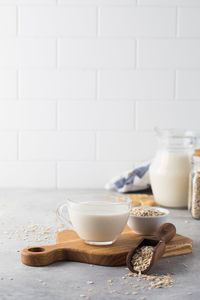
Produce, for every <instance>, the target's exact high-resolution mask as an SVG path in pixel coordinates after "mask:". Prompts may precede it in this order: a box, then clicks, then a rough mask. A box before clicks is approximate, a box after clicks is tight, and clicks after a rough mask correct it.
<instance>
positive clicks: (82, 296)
mask: <svg viewBox="0 0 200 300" xmlns="http://www.w3.org/2000/svg"><path fill="white" fill-rule="evenodd" d="M79 296H80V297H81V298H84V297H87V296H86V295H84V294H80V295H79Z"/></svg>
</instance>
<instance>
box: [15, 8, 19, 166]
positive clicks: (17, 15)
mask: <svg viewBox="0 0 200 300" xmlns="http://www.w3.org/2000/svg"><path fill="white" fill-rule="evenodd" d="M16 37H19V6H16ZM16 80H17V99H16V100H17V101H19V100H20V91H19V86H20V79H19V67H18V68H17V70H16ZM18 105H19V103H18ZM19 160H20V130H19V128H18V130H17V161H19Z"/></svg>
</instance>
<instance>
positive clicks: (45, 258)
mask: <svg viewBox="0 0 200 300" xmlns="http://www.w3.org/2000/svg"><path fill="white" fill-rule="evenodd" d="M67 255H68V250H67V249H66V248H62V247H60V246H59V245H51V246H38V247H28V248H25V249H23V250H22V251H21V261H22V263H23V264H25V265H28V266H35V267H37V266H38V267H39V266H47V265H50V264H52V263H54V262H57V261H61V260H67Z"/></svg>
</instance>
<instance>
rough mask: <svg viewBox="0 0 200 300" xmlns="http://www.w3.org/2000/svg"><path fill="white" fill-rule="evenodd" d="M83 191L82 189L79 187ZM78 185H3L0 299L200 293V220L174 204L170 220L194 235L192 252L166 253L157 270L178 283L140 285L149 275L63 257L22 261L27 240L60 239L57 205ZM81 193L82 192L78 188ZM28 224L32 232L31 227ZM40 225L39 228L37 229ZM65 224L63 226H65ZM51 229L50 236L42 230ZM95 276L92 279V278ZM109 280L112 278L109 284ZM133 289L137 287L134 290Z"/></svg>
mask: <svg viewBox="0 0 200 300" xmlns="http://www.w3.org/2000/svg"><path fill="white" fill-rule="evenodd" d="M79 192H80V193H81V192H82V191H79ZM73 193H75V192H74V191H54V190H52V191H50V190H29V191H28V190H16V191H15V190H10V191H9V190H1V191H0V299H1V300H4V299H26V300H29V299H44V300H47V299H48V300H51V299H56V300H59V299H66V300H67V299H69V300H71V299H72V300H75V299H76V300H77V299H95V300H100V299H101V300H103V299H127V300H128V299H154V300H156V299H159V300H162V299H199V298H200V282H199V276H200V275H199V274H200V221H197V220H193V219H192V218H191V216H190V214H189V213H188V211H187V210H171V214H170V221H171V222H173V223H174V224H175V225H176V227H177V232H178V233H180V234H183V235H186V236H188V237H191V238H192V239H193V240H194V251H193V253H192V254H188V255H182V256H177V257H171V258H163V259H162V260H160V261H159V263H158V264H157V266H156V267H154V270H153V271H152V272H151V273H152V274H153V273H156V274H167V273H171V272H174V273H175V274H174V275H172V277H173V279H174V285H173V287H171V288H163V289H152V290H146V289H142V288H141V289H140V288H134V287H133V285H132V284H134V283H135V284H139V286H144V285H145V284H146V283H147V282H146V281H143V280H142V281H139V282H138V281H137V279H136V278H133V277H131V278H128V279H124V278H122V277H124V276H125V275H126V274H127V273H129V271H128V270H127V269H126V268H125V266H122V267H102V266H91V265H89V264H83V263H76V262H69V261H68V262H59V263H55V264H52V265H50V266H47V267H28V266H25V265H23V264H22V263H21V261H20V252H19V250H21V249H23V248H24V247H27V246H28V245H45V244H52V243H54V242H55V236H56V230H57V229H58V228H59V224H58V223H57V222H56V218H55V210H56V208H57V206H58V205H59V204H60V203H62V202H64V201H65V198H66V195H70V194H73ZM76 193H77V192H76ZM35 224H37V225H36V227H33V225H35ZM28 228H29V232H27V229H28ZM33 228H36V232H32V229H33ZM60 229H62V227H60ZM45 230H47V231H48V234H47V235H46V239H44V237H43V235H40V232H41V231H45ZM90 280H91V281H93V282H94V283H93V284H88V283H87V281H90ZM108 280H112V281H113V282H112V285H109V283H108V282H107V281H108ZM132 292H137V295H133V294H132Z"/></svg>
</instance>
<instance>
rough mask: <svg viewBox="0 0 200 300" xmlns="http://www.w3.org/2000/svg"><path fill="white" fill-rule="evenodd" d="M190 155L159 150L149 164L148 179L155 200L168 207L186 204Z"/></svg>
mask: <svg viewBox="0 0 200 300" xmlns="http://www.w3.org/2000/svg"><path fill="white" fill-rule="evenodd" d="M190 167H191V165H190V156H189V155H188V154H187V153H185V152H183V153H180V152H179V153H176V152H170V151H159V152H158V153H157V155H156V157H155V159H154V160H153V162H152V164H151V166H150V180H151V185H152V189H153V194H154V197H155V200H156V202H157V203H158V204H160V205H163V206H168V207H184V206H187V198H188V183H189V173H190Z"/></svg>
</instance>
